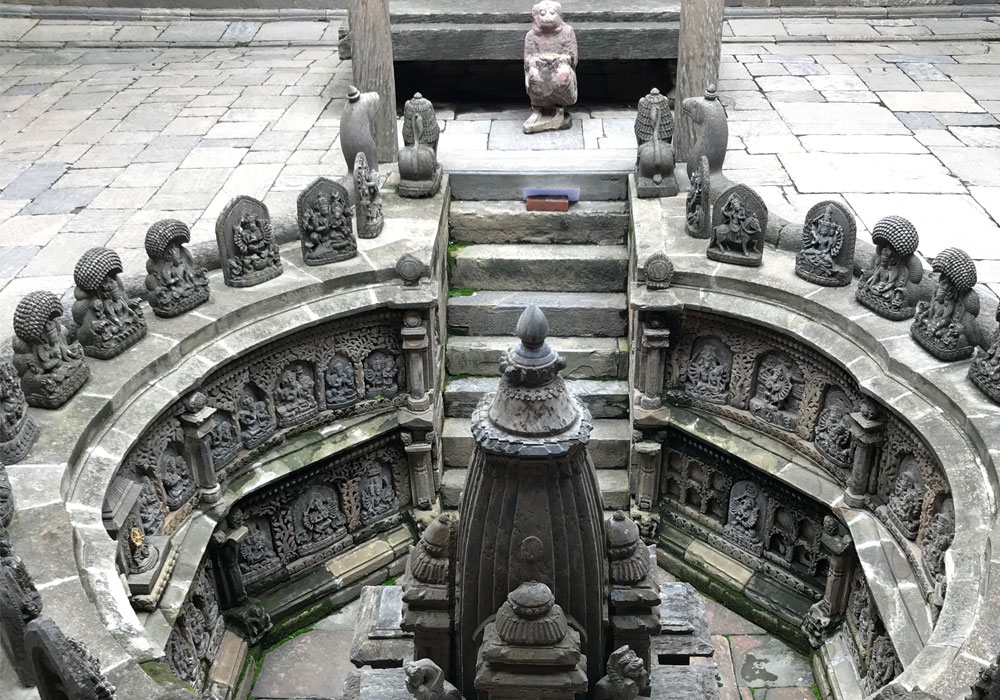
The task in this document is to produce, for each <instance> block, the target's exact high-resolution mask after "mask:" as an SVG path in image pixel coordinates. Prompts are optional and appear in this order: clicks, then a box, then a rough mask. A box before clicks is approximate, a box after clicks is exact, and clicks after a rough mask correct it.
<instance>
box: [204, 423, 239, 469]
mask: <svg viewBox="0 0 1000 700" xmlns="http://www.w3.org/2000/svg"><path fill="white" fill-rule="evenodd" d="M208 444H209V448H210V449H211V450H212V464H213V465H214V466H215V469H216V471H218V470H220V469H222V468H224V467H225V466H226V465H227V464H229V463H230V462H231V461H232V460H233V457H235V456H236V453H237V452H238V451H239V449H240V441H239V436H238V435H237V434H236V426H235V425H234V424H233V419H232V418H231V417H230V416H229V415H228V414H227V413H225V412H223V411H216V413H215V427H213V428H212V430H211V432H209V434H208Z"/></svg>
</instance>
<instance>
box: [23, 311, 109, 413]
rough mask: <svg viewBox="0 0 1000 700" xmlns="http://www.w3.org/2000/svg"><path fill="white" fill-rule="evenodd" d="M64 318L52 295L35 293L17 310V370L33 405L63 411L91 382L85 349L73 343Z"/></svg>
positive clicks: (26, 394) (26, 398) (28, 399)
mask: <svg viewBox="0 0 1000 700" xmlns="http://www.w3.org/2000/svg"><path fill="white" fill-rule="evenodd" d="M62 315H63V306H62V302H61V301H59V297H57V296H56V295H55V294H53V293H52V292H31V293H29V294H28V295H27V296H26V297H24V298H23V299H21V301H19V302H18V304H17V308H16V309H15V310H14V335H15V336H16V337H15V338H14V341H13V346H14V368H15V369H16V370H17V373H18V375H19V376H20V377H21V390H22V391H23V392H24V399H25V401H27V402H28V405H29V406H35V407H37V408H59V407H60V406H62V405H63V404H64V403H66V402H67V401H69V399H70V398H71V397H72V396H73V394H75V393H76V392H77V391H79V390H80V388H81V387H82V386H83V385H84V384H86V383H87V380H88V379H90V368H89V367H88V366H87V363H86V362H85V361H84V359H83V347H81V346H80V343H78V342H72V343H71V342H69V339H68V336H67V333H66V330H65V329H64V328H63V326H62V323H61V322H60V320H59V319H60V317H61V316H62Z"/></svg>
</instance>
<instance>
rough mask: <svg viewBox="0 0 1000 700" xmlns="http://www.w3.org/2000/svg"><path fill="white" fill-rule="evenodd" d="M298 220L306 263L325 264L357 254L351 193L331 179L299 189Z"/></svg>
mask: <svg viewBox="0 0 1000 700" xmlns="http://www.w3.org/2000/svg"><path fill="white" fill-rule="evenodd" d="M298 223H299V237H300V240H301V243H302V260H303V262H305V264H306V265H326V264H327V263H334V262H339V261H341V260H348V259H350V258H353V257H354V256H355V255H357V254H358V242H357V240H356V239H355V238H354V228H353V225H352V223H351V195H350V193H349V192H348V191H347V189H346V188H345V187H343V186H342V185H340V184H338V183H336V182H334V181H333V180H328V179H327V178H325V177H321V178H318V179H317V180H315V181H314V182H313V183H312V184H311V185H309V187H307V188H306V189H304V190H302V193H301V194H300V195H299V198H298Z"/></svg>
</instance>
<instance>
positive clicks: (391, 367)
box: [364, 350, 399, 399]
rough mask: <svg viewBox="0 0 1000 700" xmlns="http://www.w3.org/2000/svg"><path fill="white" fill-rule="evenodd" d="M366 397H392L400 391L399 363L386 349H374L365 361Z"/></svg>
mask: <svg viewBox="0 0 1000 700" xmlns="http://www.w3.org/2000/svg"><path fill="white" fill-rule="evenodd" d="M364 369H365V398H368V399H375V398H378V397H380V396H381V397H382V398H386V399H389V398H392V397H393V396H395V395H396V394H398V393H399V364H398V363H397V361H396V358H395V357H393V356H392V355H390V354H389V353H388V352H386V351H385V350H372V351H371V352H370V353H368V357H366V358H365V361H364Z"/></svg>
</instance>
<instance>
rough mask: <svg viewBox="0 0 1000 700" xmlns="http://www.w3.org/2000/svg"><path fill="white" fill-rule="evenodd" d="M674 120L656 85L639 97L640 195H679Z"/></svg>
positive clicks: (637, 167) (637, 163)
mask: <svg viewBox="0 0 1000 700" xmlns="http://www.w3.org/2000/svg"><path fill="white" fill-rule="evenodd" d="M673 135H674V119H673V116H672V115H671V114H670V104H669V102H668V101H667V98H666V97H664V96H663V95H661V94H660V91H659V90H657V89H656V88H653V89H652V90H651V91H650V93H649V94H648V95H646V96H645V97H643V98H642V99H640V100H639V108H638V112H637V114H636V117H635V139H636V142H637V146H638V149H639V150H638V153H637V154H636V161H635V185H636V194H638V195H639V196H640V197H673V196H674V195H675V194H677V180H676V179H675V178H674V147H673V146H671V145H670V139H671V138H673Z"/></svg>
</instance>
